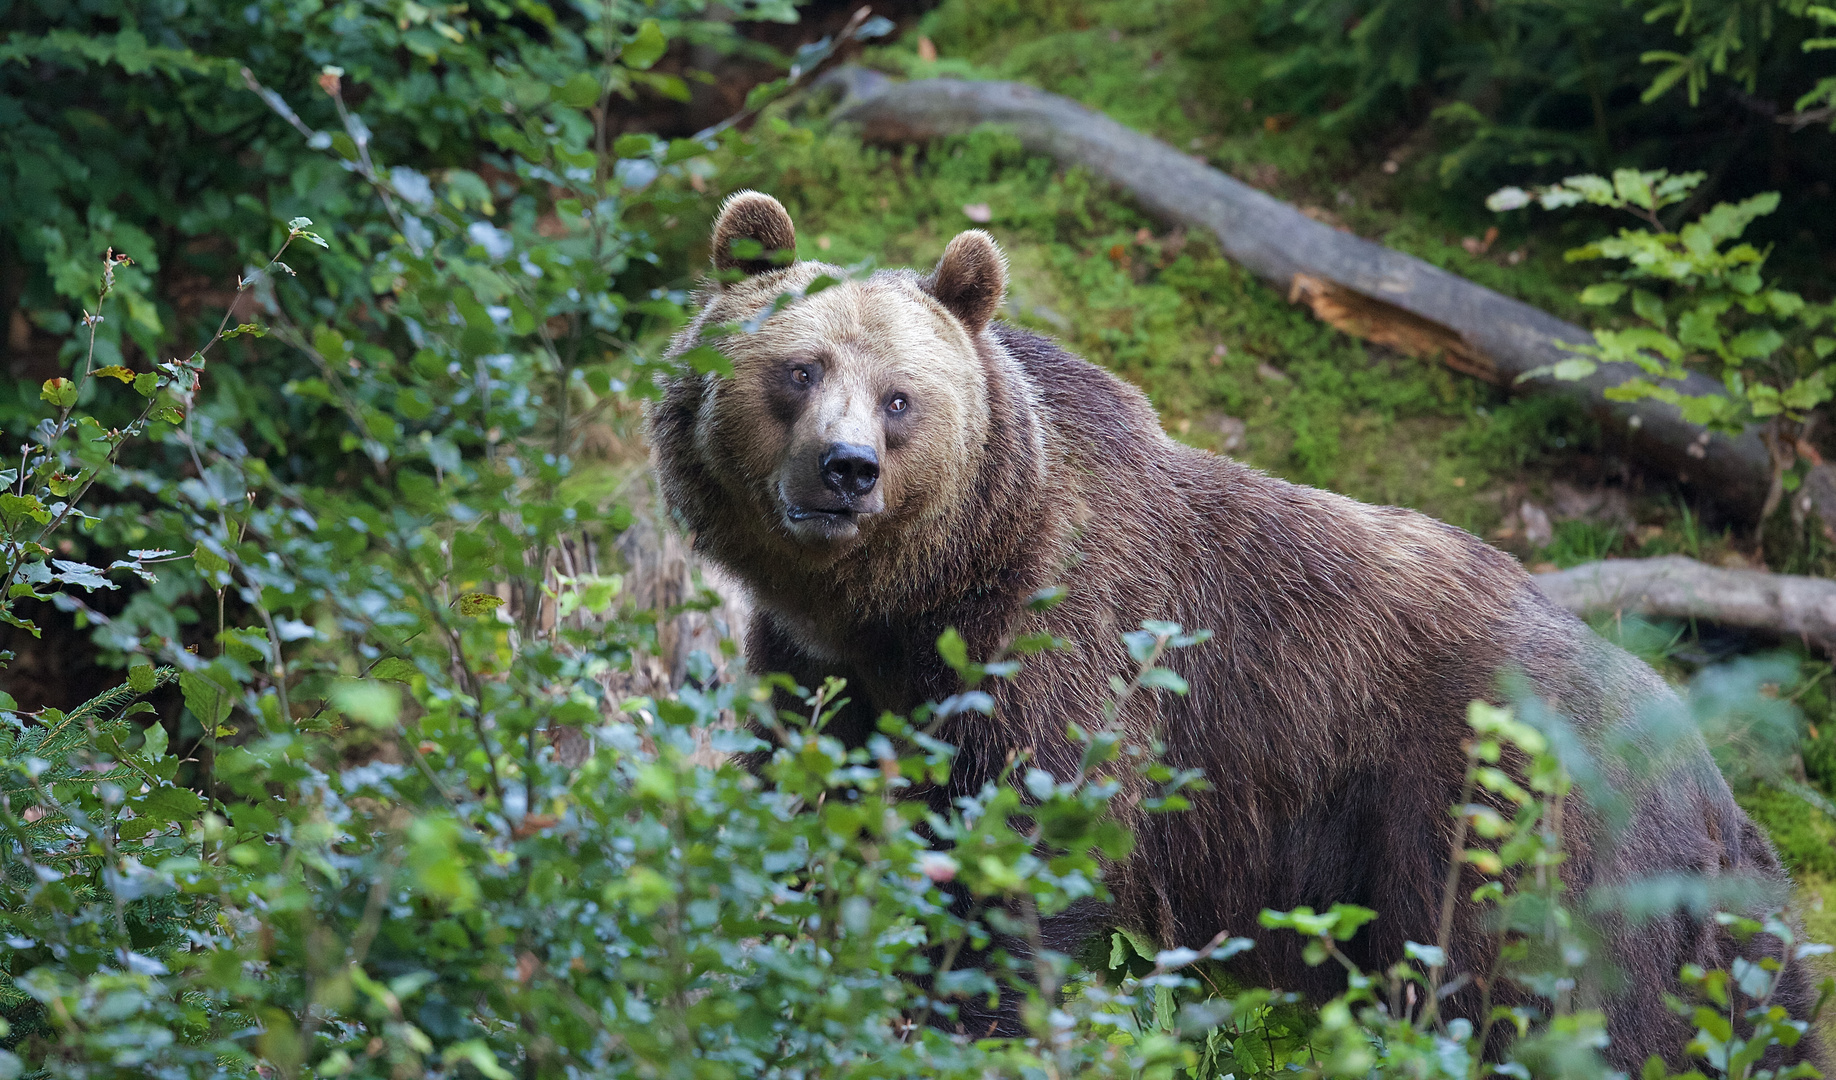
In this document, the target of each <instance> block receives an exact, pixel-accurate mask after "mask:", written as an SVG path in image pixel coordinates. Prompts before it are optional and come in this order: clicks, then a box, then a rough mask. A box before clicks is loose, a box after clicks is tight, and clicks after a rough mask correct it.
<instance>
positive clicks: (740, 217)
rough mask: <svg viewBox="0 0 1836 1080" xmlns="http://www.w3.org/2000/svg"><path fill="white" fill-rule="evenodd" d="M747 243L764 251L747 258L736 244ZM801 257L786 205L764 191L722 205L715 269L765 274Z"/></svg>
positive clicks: (716, 231)
mask: <svg viewBox="0 0 1836 1080" xmlns="http://www.w3.org/2000/svg"><path fill="white" fill-rule="evenodd" d="M736 240H747V241H751V242H753V243H756V244H757V245H758V246H759V248H760V249H761V250H760V251H759V252H758V253H757V254H754V255H748V256H746V257H744V258H742V257H740V256H739V255H737V254H735V253H734V250H733V242H734V241H736ZM796 254H797V229H796V227H795V226H794V225H792V224H791V219H790V211H788V210H786V209H784V204H783V203H781V202H779V201H778V200H776V199H774V198H772V197H771V196H770V195H767V194H765V193H764V192H760V191H741V192H738V193H737V194H735V195H734V196H733V197H731V198H729V199H728V200H727V201H726V202H724V203H722V204H721V207H720V216H719V217H717V218H715V219H714V269H716V270H738V271H740V272H741V273H744V274H762V273H764V272H765V271H767V270H776V269H779V268H781V267H783V266H785V265H786V263H785V262H784V259H785V258H786V256H790V257H792V258H794V257H795V256H796Z"/></svg>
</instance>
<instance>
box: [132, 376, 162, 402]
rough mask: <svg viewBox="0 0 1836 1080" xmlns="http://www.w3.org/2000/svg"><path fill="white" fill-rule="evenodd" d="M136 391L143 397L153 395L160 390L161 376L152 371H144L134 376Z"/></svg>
mask: <svg viewBox="0 0 1836 1080" xmlns="http://www.w3.org/2000/svg"><path fill="white" fill-rule="evenodd" d="M134 392H135V393H136V394H139V395H140V396H141V397H147V398H150V397H152V396H153V395H154V394H156V393H158V392H159V376H158V375H155V374H153V373H152V372H151V371H143V372H141V373H140V374H139V375H136V376H134Z"/></svg>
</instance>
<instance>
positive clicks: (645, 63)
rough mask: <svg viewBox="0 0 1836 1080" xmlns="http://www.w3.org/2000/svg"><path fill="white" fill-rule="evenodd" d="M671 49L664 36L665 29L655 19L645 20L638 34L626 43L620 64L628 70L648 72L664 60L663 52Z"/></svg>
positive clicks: (639, 27) (620, 56)
mask: <svg viewBox="0 0 1836 1080" xmlns="http://www.w3.org/2000/svg"><path fill="white" fill-rule="evenodd" d="M667 48H669V39H668V38H666V37H664V36H663V28H662V27H661V26H659V25H657V20H655V19H645V20H644V21H643V23H641V24H640V25H639V26H638V30H637V33H636V34H635V35H634V36H633V37H632V38H631V40H630V41H628V42H626V43H625V50H624V51H623V52H622V53H620V54H619V57H618V59H619V62H620V63H622V64H624V65H625V66H626V67H628V68H636V69H637V70H639V71H646V70H648V69H649V68H650V65H652V64H654V63H656V62H657V61H658V60H661V59H662V58H663V51H664V50H665V49H667Z"/></svg>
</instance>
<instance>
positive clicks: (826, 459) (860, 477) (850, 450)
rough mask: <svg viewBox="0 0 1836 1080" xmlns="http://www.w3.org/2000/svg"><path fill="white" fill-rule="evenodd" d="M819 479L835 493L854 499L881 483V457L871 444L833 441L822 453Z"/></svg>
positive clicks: (819, 463)
mask: <svg viewBox="0 0 1836 1080" xmlns="http://www.w3.org/2000/svg"><path fill="white" fill-rule="evenodd" d="M817 464H818V465H820V466H821V467H822V482H823V483H825V484H827V485H829V487H830V488H832V489H833V490H834V491H835V492H836V493H837V494H840V495H846V496H848V497H850V498H857V497H859V496H862V495H865V494H867V493H868V492H870V491H872V490H873V485H875V484H877V483H879V482H880V456H879V455H878V454H876V453H874V452H873V447H871V446H861V445H860V444H858V443H832V444H830V446H829V448H828V449H827V450H824V451H823V452H822V460H821V461H819V462H817Z"/></svg>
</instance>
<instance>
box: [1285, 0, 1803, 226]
mask: <svg viewBox="0 0 1836 1080" xmlns="http://www.w3.org/2000/svg"><path fill="white" fill-rule="evenodd" d="M1832 18H1836V16H1832V15H1831V14H1830V9H1829V8H1828V7H1827V6H1819V5H1815V4H1811V3H1808V2H1807V0H1725V2H1711V3H1695V2H1683V0H1675V2H1673V0H1645V2H1641V3H1626V4H1621V3H1617V2H1608V0H1560V2H1557V3H1535V4H1532V3H1514V2H1506V3H1474V4H1466V3H1460V4H1456V5H1454V6H1453V7H1452V8H1451V9H1450V8H1449V7H1448V6H1447V5H1445V4H1440V3H1434V2H1429V0H1270V2H1269V3H1267V4H1266V5H1265V17H1264V21H1263V29H1264V32H1265V33H1266V34H1268V35H1270V37H1271V38H1272V40H1274V41H1277V42H1280V43H1282V44H1283V45H1285V46H1286V48H1285V50H1284V52H1283V54H1282V55H1281V56H1280V57H1279V58H1278V59H1277V60H1275V61H1274V62H1273V63H1272V64H1271V65H1270V67H1269V72H1268V74H1269V76H1270V78H1271V79H1272V80H1273V81H1274V83H1275V85H1276V86H1277V87H1279V88H1280V89H1281V91H1282V92H1283V93H1284V94H1285V95H1286V96H1287V97H1288V99H1289V100H1290V101H1291V102H1292V103H1293V104H1292V107H1294V108H1296V109H1297V110H1299V111H1302V112H1304V113H1308V114H1318V115H1321V116H1322V118H1323V120H1324V122H1325V123H1326V124H1328V125H1338V126H1347V125H1357V126H1360V127H1362V128H1365V129H1370V128H1375V127H1379V126H1381V125H1384V124H1388V123H1392V122H1394V121H1396V120H1398V119H1402V120H1416V119H1419V118H1425V117H1426V116H1428V115H1429V114H1432V115H1433V117H1434V118H1435V119H1436V120H1437V121H1439V122H1440V125H1441V132H1442V136H1443V138H1442V140H1441V141H1442V145H1443V146H1444V147H1445V149H1444V152H1443V153H1441V154H1439V155H1438V165H1439V170H1440V173H1441V175H1442V177H1443V178H1444V179H1447V180H1453V179H1456V178H1461V177H1489V176H1498V175H1499V174H1500V173H1501V172H1503V171H1505V170H1510V171H1514V172H1517V173H1519V174H1520V175H1521V174H1522V172H1523V171H1524V170H1525V168H1526V167H1530V168H1534V169H1538V170H1550V171H1553V170H1570V171H1572V170H1574V169H1577V168H1584V169H1604V168H1606V167H1608V166H1609V165H1610V164H1611V163H1612V162H1614V161H1633V162H1637V163H1639V164H1640V165H1641V166H1644V167H1652V166H1658V165H1665V166H1669V167H1671V168H1677V169H1682V168H1691V167H1697V166H1699V165H1701V164H1703V163H1704V162H1707V163H1709V164H1710V165H1711V166H1712V168H1713V169H1714V172H1715V177H1716V180H1715V185H1714V186H1720V185H1721V184H1722V183H1723V181H1724V177H1728V182H1729V183H1730V185H1731V186H1732V187H1733V188H1734V189H1735V190H1737V191H1741V193H1742V194H1744V193H1745V192H1746V191H1750V190H1752V185H1753V184H1754V183H1758V182H1764V181H1763V180H1761V178H1759V177H1748V176H1743V175H1742V173H1743V172H1744V171H1745V168H1744V167H1745V164H1746V161H1747V160H1748V159H1749V158H1750V157H1751V156H1752V155H1755V154H1762V155H1766V156H1768V157H1770V158H1771V159H1772V161H1773V162H1774V169H1775V179H1773V180H1772V181H1771V183H1772V184H1774V185H1776V184H1777V183H1778V180H1777V179H1776V171H1777V170H1778V169H1780V168H1783V167H1785V166H1784V162H1785V161H1787V160H1789V161H1791V162H1792V163H1793V167H1795V168H1796V169H1799V170H1802V175H1803V176H1805V177H1807V178H1808V177H1817V178H1820V179H1822V180H1824V181H1826V182H1827V181H1828V179H1829V176H1828V174H1827V169H1826V168H1825V166H1824V164H1821V162H1822V161H1823V160H1824V158H1825V155H1826V154H1827V146H1828V145H1829V138H1828V133H1829V131H1830V130H1831V129H1832V128H1833V127H1836V111H1832V109H1831V107H1830V100H1831V99H1830V95H1831V94H1832V93H1836V76H1832V75H1831V73H1830V69H1829V67H1828V65H1827V64H1825V63H1823V62H1822V56H1821V54H1820V50H1823V49H1827V48H1829V47H1830V41H1831V40H1832V39H1831V38H1830V37H1829V35H1828V30H1827V26H1828V24H1829V20H1830V19H1832ZM1710 91H1712V92H1710ZM1768 128H1771V129H1774V130H1776V131H1778V132H1789V133H1790V134H1789V136H1788V137H1789V138H1792V139H1795V140H1797V141H1798V143H1799V146H1798V147H1797V149H1796V151H1793V150H1790V149H1787V148H1786V147H1785V146H1784V145H1783V144H1782V143H1777V142H1775V141H1774V140H1773V139H1772V135H1771V133H1769V132H1768V131H1767V129H1768ZM1685 147H1686V149H1685ZM1730 172H1731V174H1732V175H1731V176H1729V174H1730ZM1556 175H1561V174H1560V173H1556ZM1807 182H1808V180H1807ZM1742 189H1744V190H1742ZM1817 201H1819V200H1808V202H1809V203H1810V204H1811V205H1815V203H1816V202H1817ZM1820 217H1821V215H1820Z"/></svg>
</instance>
